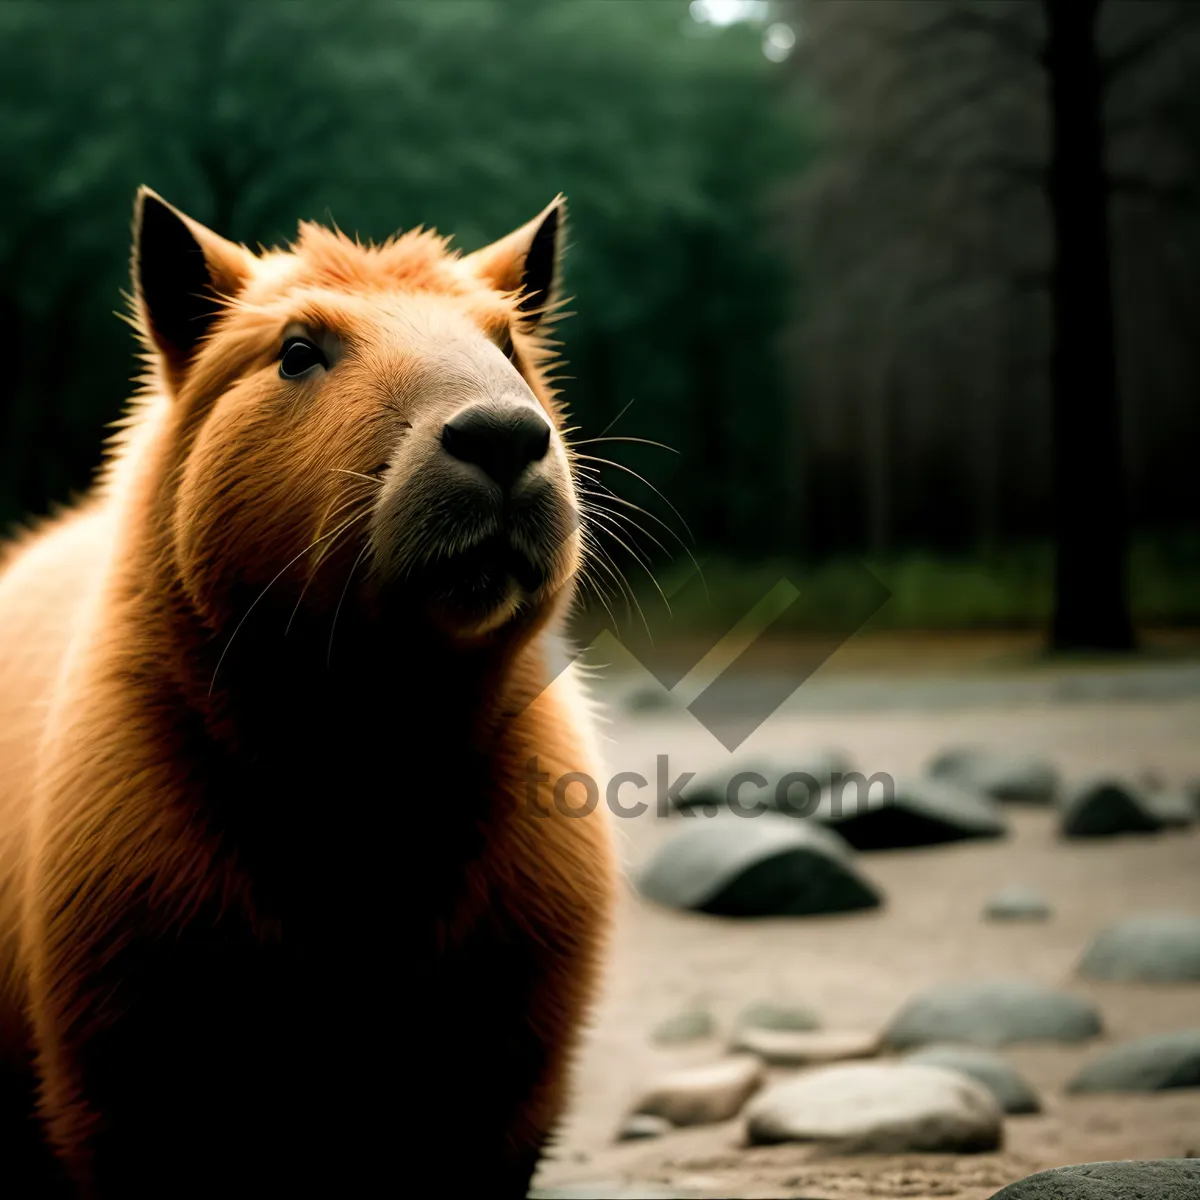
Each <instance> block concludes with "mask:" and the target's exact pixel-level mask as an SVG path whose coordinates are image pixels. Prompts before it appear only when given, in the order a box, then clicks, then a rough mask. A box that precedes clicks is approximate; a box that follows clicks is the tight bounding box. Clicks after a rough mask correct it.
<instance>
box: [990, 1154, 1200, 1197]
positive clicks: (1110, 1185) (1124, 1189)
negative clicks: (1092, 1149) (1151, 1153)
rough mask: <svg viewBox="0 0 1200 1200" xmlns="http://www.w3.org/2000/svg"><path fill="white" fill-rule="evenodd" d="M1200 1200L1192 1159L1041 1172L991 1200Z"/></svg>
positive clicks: (1199, 1176)
mask: <svg viewBox="0 0 1200 1200" xmlns="http://www.w3.org/2000/svg"><path fill="white" fill-rule="evenodd" d="M1135 1198H1139V1200H1200V1163H1197V1162H1195V1161H1194V1160H1192V1159H1188V1158H1158V1159H1147V1160H1145V1161H1142V1162H1099V1163H1080V1164H1079V1165H1078V1166H1073V1167H1055V1168H1054V1170H1052V1171H1039V1172H1038V1173H1037V1174H1036V1175H1030V1176H1028V1178H1026V1179H1021V1180H1018V1181H1017V1182H1016V1183H1010V1184H1009V1185H1008V1187H1006V1188H1001V1189H1000V1191H998V1192H996V1193H995V1195H993V1196H992V1197H991V1200H1135Z"/></svg>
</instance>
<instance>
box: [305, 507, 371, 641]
mask: <svg viewBox="0 0 1200 1200" xmlns="http://www.w3.org/2000/svg"><path fill="white" fill-rule="evenodd" d="M348 503H353V501H349V502H348ZM347 506H348V505H347V504H343V505H341V507H340V508H339V509H338V510H337V511H338V512H341V511H342V509H344V508H346V507H347ZM371 511H372V510H371V509H370V508H369V507H368V508H366V509H365V510H364V511H363V512H360V513H356V514H355V515H354V516H352V517H349V518H347V520H345V521H344V522H342V524H341V525H339V526H338V527H337V529H335V530H334V531H333V532H334V539H335V540H334V541H332V542H330V543H329V544H328V545H327V546H325V547H324V549H323V550H322V551H321V554H320V557H319V558H318V559H317V561H316V562H315V563H314V564H313V569H312V570H311V571H310V572H309V574H308V578H307V579H305V581H304V587H302V588H301V589H300V595H299V596H297V597H296V603H295V605H294V607H293V608H292V615H291V616H290V617H288V623H287V625H286V626H285V628H284V631H283V636H284V637H287V635H288V634H289V633H290V632H291V629H292V622H293V621H295V619H296V614H297V613H298V612H299V611H300V605H301V604H303V603H304V597H305V596H306V595H307V593H308V589H309V585H310V584H311V583H312V581H313V579H314V578H315V577H316V574H317V572H318V571H319V570H320V569H321V566H322V565H323V564H324V562H325V560H326V559H327V558H329V557H330V555H332V554H333V552H334V550H336V549H337V545H338V543H337V540H336V535H337V534H339V533H344V532H345V531H346V530H347V529H349V528H350V526H351V525H353V524H354V523H355V522H356V521H361V520H362V519H363V517H369V516H370V515H371Z"/></svg>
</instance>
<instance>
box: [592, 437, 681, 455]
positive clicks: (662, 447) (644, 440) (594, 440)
mask: <svg viewBox="0 0 1200 1200" xmlns="http://www.w3.org/2000/svg"><path fill="white" fill-rule="evenodd" d="M597 442H636V443H637V444H638V445H639V446H657V447H658V448H659V449H660V450H670V452H671V453H672V454H678V453H679V451H678V450H676V449H675V447H674V446H668V445H667V444H666V442H656V441H653V440H652V439H650V438H643V437H604V436H603V435H601V436H600V437H594V438H584V440H583V441H581V442H572V443H571V446H572V447H575V446H594V445H595V444H596V443H597Z"/></svg>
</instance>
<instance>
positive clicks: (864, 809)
mask: <svg viewBox="0 0 1200 1200" xmlns="http://www.w3.org/2000/svg"><path fill="white" fill-rule="evenodd" d="M885 782H889V781H885ZM890 782H891V784H892V786H891V787H890V788H887V789H884V788H881V787H880V786H879V785H876V786H875V787H872V788H871V789H870V790H869V791H867V794H866V795H863V794H862V789H860V788H856V787H853V786H850V785H847V786H845V787H843V788H841V789H840V790H839V789H835V788H831V789H829V790H828V791H825V792H822V794H821V799H820V803H819V804H818V805H817V809H816V811H815V812H814V813H813V820H815V821H818V822H820V823H821V824H823V825H826V826H827V827H829V828H831V829H834V830H836V831H837V832H838V833H839V834H841V836H842V837H843V838H845V839H846V841H847V842H849V843H850V845H851V846H853V847H854V848H855V849H856V850H895V849H902V848H904V847H909V846H933V845H938V844H940V843H942V842H958V841H963V840H965V839H967V838H996V837H1003V836H1004V834H1005V833H1006V831H1007V827H1006V825H1005V821H1004V817H1003V816H1002V815H1001V813H1000V811H999V809H998V808H997V807H996V805H995V804H994V803H993V802H992V801H990V800H988V799H987V798H986V797H985V796H982V795H980V794H979V793H977V792H969V791H967V790H965V789H964V788H961V787H958V786H957V785H956V784H953V783H946V782H944V781H943V780H940V779H897V780H895V781H890Z"/></svg>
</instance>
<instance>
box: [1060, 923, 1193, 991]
mask: <svg viewBox="0 0 1200 1200" xmlns="http://www.w3.org/2000/svg"><path fill="white" fill-rule="evenodd" d="M1079 974H1080V975H1081V976H1082V977H1083V978H1085V979H1103V980H1111V981H1117V982H1123V983H1184V982H1196V981H1197V980H1200V916H1190V915H1187V914H1184V913H1150V914H1146V915H1143V916H1136V917H1127V918H1126V919H1125V920H1123V921H1118V922H1117V923H1116V924H1115V925H1110V926H1108V928H1107V929H1102V930H1101V931H1100V932H1099V933H1098V934H1097V935H1096V937H1095V938H1094V940H1093V941H1092V944H1091V945H1090V946H1089V947H1088V948H1087V950H1086V951H1085V952H1084V955H1083V959H1082V960H1081V961H1080V964H1079Z"/></svg>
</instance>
